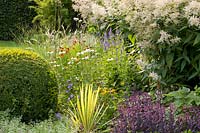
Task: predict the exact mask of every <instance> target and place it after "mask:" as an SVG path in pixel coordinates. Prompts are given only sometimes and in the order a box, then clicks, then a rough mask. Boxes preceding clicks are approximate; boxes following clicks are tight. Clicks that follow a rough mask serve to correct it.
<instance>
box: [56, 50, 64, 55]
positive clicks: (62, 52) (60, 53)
mask: <svg viewBox="0 0 200 133" xmlns="http://www.w3.org/2000/svg"><path fill="white" fill-rule="evenodd" d="M65 53H66V52H65V51H61V52H59V53H58V54H59V55H62V54H65Z"/></svg>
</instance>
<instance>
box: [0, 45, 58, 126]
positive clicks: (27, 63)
mask: <svg viewBox="0 0 200 133" xmlns="http://www.w3.org/2000/svg"><path fill="white" fill-rule="evenodd" d="M0 92H1V93H0V110H1V111H4V110H6V109H8V108H9V109H10V110H11V114H12V115H15V116H22V121H25V122H28V121H30V120H33V121H34V120H43V119H46V118H48V113H49V111H50V110H53V111H55V110H56V107H57V95H58V87H57V80H56V78H55V73H54V72H53V71H52V70H51V68H50V66H49V65H48V63H47V62H46V61H45V60H44V59H42V58H41V57H40V56H38V55H37V54H36V53H34V52H31V51H26V50H21V49H15V48H13V49H2V50H0Z"/></svg>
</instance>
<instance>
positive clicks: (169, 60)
mask: <svg viewBox="0 0 200 133" xmlns="http://www.w3.org/2000/svg"><path fill="white" fill-rule="evenodd" d="M173 60H174V53H171V54H167V56H166V63H167V66H168V67H169V68H171V66H172V63H173Z"/></svg>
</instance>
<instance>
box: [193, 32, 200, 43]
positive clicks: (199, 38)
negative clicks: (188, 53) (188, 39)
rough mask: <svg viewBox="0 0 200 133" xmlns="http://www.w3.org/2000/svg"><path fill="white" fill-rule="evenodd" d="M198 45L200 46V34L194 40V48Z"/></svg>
mask: <svg viewBox="0 0 200 133" xmlns="http://www.w3.org/2000/svg"><path fill="white" fill-rule="evenodd" d="M196 44H200V33H198V34H197V36H196V38H195V40H194V43H193V46H194V45H196Z"/></svg>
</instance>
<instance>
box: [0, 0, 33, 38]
mask: <svg viewBox="0 0 200 133" xmlns="http://www.w3.org/2000/svg"><path fill="white" fill-rule="evenodd" d="M30 5H33V2H29V0H0V40H12V39H13V38H14V36H16V35H17V34H20V32H21V31H20V30H19V29H20V28H21V27H22V26H25V25H26V26H28V27H29V26H30V25H31V22H32V19H33V17H34V16H35V12H34V11H33V10H32V9H30V8H29V6H30Z"/></svg>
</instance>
